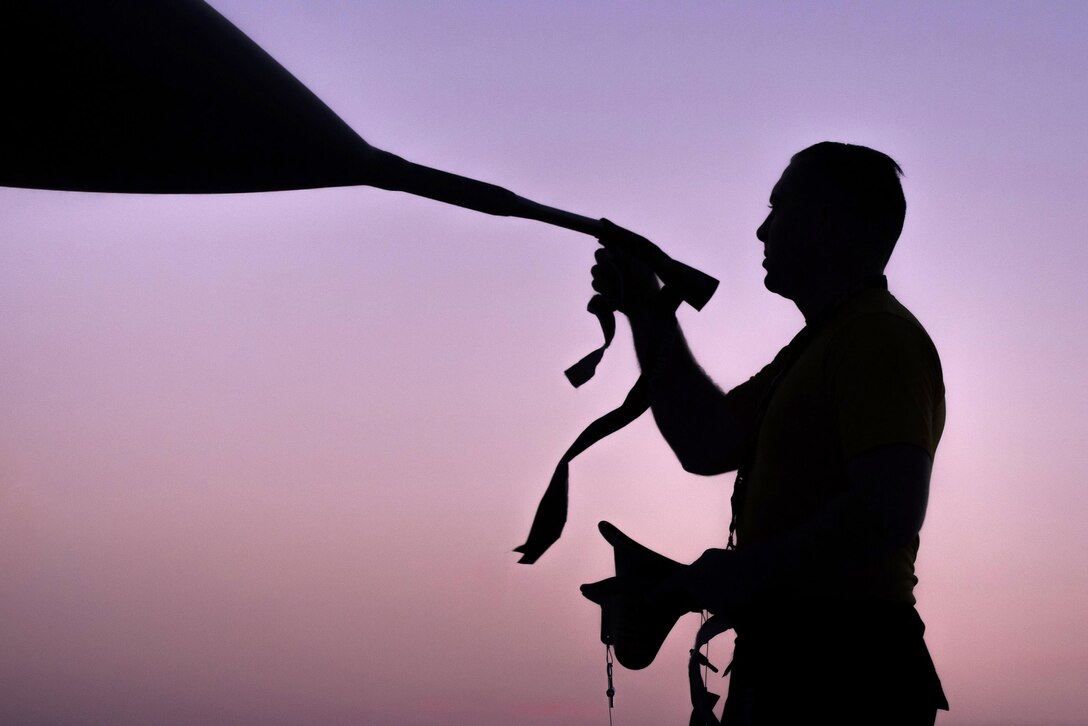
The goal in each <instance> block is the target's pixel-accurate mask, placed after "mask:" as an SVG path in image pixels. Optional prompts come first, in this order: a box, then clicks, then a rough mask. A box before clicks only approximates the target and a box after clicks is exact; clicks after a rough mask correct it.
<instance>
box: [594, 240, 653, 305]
mask: <svg viewBox="0 0 1088 726" xmlns="http://www.w3.org/2000/svg"><path fill="white" fill-rule="evenodd" d="M601 222H602V223H603V224H604V232H603V233H602V234H601V236H600V240H601V244H602V245H603V247H602V248H601V249H599V250H597V253H596V255H595V259H596V260H597V264H595V265H593V267H592V268H591V269H590V272H591V273H592V275H593V289H594V290H596V291H597V293H598V294H600V296H601V297H602V298H603V299H604V301H605V302H606V303H607V304H608V305H609V306H610V307H612V308H613V309H615V310H619V311H620V312H621V313H624V314H626V315H628V316H631V315H639V314H642V313H646V312H650V311H651V310H653V309H654V306H655V304H656V301H657V298H658V292H659V291H660V289H661V285H660V284H659V283H658V281H657V277H656V276H655V275H654V273H653V271H652V270H651V269H650V266H649V265H648V264H646V263H645V262H644V261H643V260H642V259H639V258H638V257H637V256H636V255H637V254H638V252H639V250H643V249H646V248H647V247H652V246H653V245H652V243H651V242H650V241H649V240H647V239H646V238H645V237H640V236H639V235H637V234H635V233H634V232H630V231H628V230H626V229H624V228H623V227H618V226H616V225H614V224H612V223H611V222H609V221H608V220H607V219H602V220H601Z"/></svg>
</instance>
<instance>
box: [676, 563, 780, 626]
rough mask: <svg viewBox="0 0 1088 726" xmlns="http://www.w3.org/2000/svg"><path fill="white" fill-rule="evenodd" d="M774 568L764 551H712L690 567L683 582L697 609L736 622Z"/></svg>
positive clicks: (683, 577)
mask: <svg viewBox="0 0 1088 726" xmlns="http://www.w3.org/2000/svg"><path fill="white" fill-rule="evenodd" d="M771 567H772V559H771V558H770V553H769V552H768V551H764V550H763V549H758V550H739V551H738V550H721V549H710V550H707V551H706V552H704V553H703V554H702V555H700V557H699V558H698V559H697V560H695V561H694V562H692V563H691V564H690V565H688V567H687V569H686V570H684V572H683V573H682V575H681V582H682V586H683V587H684V588H685V589H686V591H687V601H688V602H689V603H691V604H692V605H693V606H694V608H695V609H699V610H709V611H710V612H711V613H713V614H714V615H720V616H724V617H725V618H726V619H727V620H734V619H735V618H736V617H737V616H738V615H740V614H741V613H743V612H744V610H745V609H746V608H747V607H748V606H749V604H750V603H751V602H752V599H753V597H754V596H755V595H756V593H757V592H758V591H759V589H760V587H761V586H762V584H763V583H764V581H765V580H766V579H767V576H768V575H769V574H770V570H771Z"/></svg>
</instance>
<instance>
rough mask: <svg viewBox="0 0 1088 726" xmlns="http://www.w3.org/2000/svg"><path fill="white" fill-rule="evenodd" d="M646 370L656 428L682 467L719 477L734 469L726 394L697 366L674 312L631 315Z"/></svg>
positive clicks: (734, 438) (734, 442) (735, 444)
mask: <svg viewBox="0 0 1088 726" xmlns="http://www.w3.org/2000/svg"><path fill="white" fill-rule="evenodd" d="M629 320H630V323H631V332H632V336H633V338H634V343H635V353H636V355H637V356H638V361H639V365H640V366H641V367H642V369H643V370H656V374H655V376H654V379H653V384H652V388H651V402H650V404H651V408H652V411H653V415H654V420H655V421H656V422H657V427H658V429H659V430H660V431H661V435H662V436H663V437H664V438H665V440H666V441H667V442H668V444H669V446H670V447H672V450H673V451H674V452H675V453H676V456H677V458H678V459H679V460H680V463H681V465H683V467H684V469H686V470H687V471H690V472H692V473H696V474H718V473H721V472H724V471H729V470H730V469H732V468H735V464H734V463H733V462H734V461H735V459H736V458H737V457H736V451H735V450H736V449H739V446H740V443H741V442H740V441H739V438H740V437H739V433H738V432H737V431H736V429H737V426H736V423H735V421H734V420H733V419H732V417H731V416H730V415H729V411H728V410H727V408H726V406H725V394H724V393H722V391H721V389H720V388H718V386H716V385H715V384H714V382H713V381H712V380H711V379H710V376H708V375H707V374H706V372H704V371H703V369H702V368H701V367H700V366H699V364H698V363H696V361H695V358H694V356H692V354H691V349H690V348H689V347H688V344H687V341H686V340H684V335H683V333H682V331H681V330H680V326H679V324H678V323H677V321H676V317H675V315H673V313H672V312H669V311H666V310H662V309H653V310H649V311H646V312H641V313H638V314H634V315H631V316H629Z"/></svg>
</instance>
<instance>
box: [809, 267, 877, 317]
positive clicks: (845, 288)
mask: <svg viewBox="0 0 1088 726" xmlns="http://www.w3.org/2000/svg"><path fill="white" fill-rule="evenodd" d="M882 280H883V277H882V275H881V273H879V272H872V271H864V272H860V271H859V272H855V273H852V274H843V275H838V276H834V277H831V276H827V277H822V278H820V282H819V283H818V284H815V285H813V286H811V287H810V288H808V289H807V290H804V291H803V292H800V293H798V294H797V295H796V296H794V298H793V303H794V304H795V305H796V306H797V309H798V310H800V311H801V315H803V316H804V317H805V322H806V323H809V324H811V323H812V322H814V321H817V320H821V319H823V318H824V317H825V316H827V315H828V314H830V312H831V311H832V310H833V309H834V308H835V307H836V306H837V305H838V304H840V303H841V302H842V301H843V300H844V299H845V298H848V297H850V296H851V295H852V294H853V293H855V292H857V291H860V290H862V289H865V288H868V287H872V286H876V285H878V284H880V283H881V281H882Z"/></svg>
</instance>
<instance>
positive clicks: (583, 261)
mask: <svg viewBox="0 0 1088 726" xmlns="http://www.w3.org/2000/svg"><path fill="white" fill-rule="evenodd" d="M213 4H214V5H215V6H216V7H217V8H219V9H220V10H221V11H222V12H223V13H224V14H226V15H227V16H228V17H229V18H230V19H231V20H232V21H234V22H235V23H237V24H238V25H239V27H241V28H242V29H243V30H244V31H246V32H247V33H249V34H250V35H251V37H253V38H254V39H255V40H256V41H257V42H258V43H260V44H261V45H262V46H263V47H265V48H266V49H267V50H268V51H269V52H270V53H271V54H272V55H273V56H274V57H276V58H277V59H279V60H280V61H281V63H283V64H284V65H285V66H286V67H287V68H288V69H289V70H291V71H292V72H294V73H295V74H296V75H297V76H298V77H299V78H300V79H301V80H302V81H303V82H304V83H306V84H307V85H308V86H310V87H311V88H312V89H313V90H314V91H315V92H316V93H317V94H318V95H319V96H320V97H321V98H323V99H324V100H326V102H327V103H328V104H329V105H330V106H331V107H332V108H333V109H334V110H336V111H337V112H338V113H339V114H341V116H342V117H343V118H344V119H345V120H346V121H348V123H350V124H351V125H352V126H353V127H354V128H356V129H357V130H358V131H359V132H360V133H361V134H362V135H363V136H364V137H365V138H366V139H367V140H368V141H370V142H371V143H373V144H374V145H376V146H378V147H380V148H383V149H387V150H389V151H393V152H394V153H397V154H400V155H402V156H404V157H406V158H408V159H411V160H413V161H418V162H420V163H425V164H429V165H432V166H436V167H439V168H444V169H448V170H451V171H455V172H458V173H461V174H466V175H469V176H476V177H478V178H481V179H484V180H486V181H490V182H493V183H498V184H502V185H504V186H508V187H509V188H511V189H513V190H515V191H517V192H518V193H520V194H523V195H525V196H528V197H530V198H534V199H536V200H538V201H541V202H544V203H547V204H554V205H556V206H559V207H562V208H566V209H570V210H572V211H575V212H579V213H583V214H587V215H590V216H608V217H609V218H611V219H613V220H614V221H616V222H618V223H620V224H623V225H625V226H628V227H630V228H633V229H635V230H638V231H640V232H642V233H643V234H646V235H647V236H649V237H651V238H652V239H654V240H655V241H657V242H658V243H659V244H661V245H662V246H663V247H664V248H665V249H666V250H668V251H669V252H670V253H671V254H673V256H675V257H677V258H678V259H681V260H684V261H686V262H689V263H691V264H694V265H696V266H698V267H701V268H703V269H705V270H707V271H708V272H710V273H712V274H715V275H717V276H719V277H720V278H721V280H722V286H721V290H720V292H719V293H718V295H717V296H716V298H715V299H714V300H713V301H712V302H711V304H710V305H709V306H708V307H707V308H706V310H705V311H704V312H702V313H699V314H695V313H693V312H692V311H690V310H685V311H684V313H683V317H682V320H683V322H684V323H685V326H686V330H687V331H688V335H689V338H690V340H691V342H692V346H693V348H694V349H695V351H696V353H697V354H698V355H699V357H700V359H701V361H702V362H703V363H704V365H705V367H706V368H707V369H708V371H709V372H711V374H712V375H713V376H714V377H715V378H716V380H718V381H719V382H720V383H721V385H723V386H726V387H728V386H731V385H734V384H735V383H737V382H739V381H741V380H743V379H744V378H746V377H747V376H748V375H750V374H751V373H752V372H754V371H755V370H756V369H757V368H758V367H760V366H761V365H763V364H764V363H765V362H766V361H767V360H769V358H770V357H771V356H772V355H773V354H774V352H775V351H776V350H777V349H778V348H779V347H780V346H781V345H783V344H784V343H785V342H786V341H787V340H788V339H789V338H790V336H791V335H792V334H793V333H794V332H795V331H796V330H797V328H798V327H799V326H800V323H801V319H800V316H799V314H798V313H797V312H796V310H795V309H793V308H792V306H791V305H790V304H789V303H788V302H786V301H784V300H782V299H780V298H777V297H774V296H773V295H771V294H769V293H767V292H766V291H765V290H764V289H763V287H762V270H761V268H760V264H759V263H760V258H761V245H760V244H759V243H758V242H757V240H756V239H755V235H754V231H755V229H756V227H757V226H758V224H759V223H760V221H761V220H762V217H763V215H764V214H765V211H766V210H765V205H766V197H767V195H768V193H769V191H770V188H771V186H772V185H773V183H774V182H775V180H776V179H777V176H778V174H779V172H780V171H781V169H782V167H783V166H784V164H785V163H786V162H787V161H788V159H789V156H790V155H791V154H792V153H793V152H795V151H797V150H799V149H800V148H802V147H804V146H807V145H808V144H810V143H813V142H816V141H820V140H824V139H832V140H841V141H850V142H855V143H861V144H867V145H871V146H874V147H876V148H878V149H881V150H883V151H886V152H888V153H890V154H891V155H892V156H894V157H895V158H896V159H897V160H898V161H899V162H900V164H901V165H902V166H903V168H904V170H905V171H906V179H905V188H906V193H907V199H908V204H909V209H908V214H907V223H906V228H905V231H904V235H903V238H902V240H901V243H900V244H901V246H900V249H899V250H898V251H897V253H896V256H895V257H894V258H893V262H892V265H891V267H890V269H889V277H890V279H891V286H892V290H893V292H895V293H896V294H897V295H898V297H899V298H900V299H901V300H902V301H903V302H904V303H906V304H907V305H908V306H909V307H910V308H911V309H912V310H913V311H914V312H915V313H916V315H917V316H918V317H919V318H920V319H921V320H922V321H923V322H924V323H925V324H926V326H927V328H928V329H929V331H930V333H931V335H932V337H933V338H934V340H935V341H936V343H937V345H938V348H939V350H940V352H941V356H942V360H943V363H944V368H945V376H946V384H947V389H948V411H949V416H948V426H947V429H946V433H945V437H944V440H943V441H942V444H941V448H940V451H939V452H938V456H937V462H936V468H935V473H934V479H933V487H932V495H931V501H930V511H929V517H928V519H927V522H926V525H925V527H924V529H923V532H922V550H921V555H920V562H919V575H920V578H921V584H920V586H919V588H918V596H919V610H920V612H921V613H922V616H923V618H924V619H925V620H926V622H927V624H928V631H927V640H928V642H929V644H930V648H931V650H932V652H933V654H934V658H935V660H936V663H937V667H938V671H939V673H940V675H941V677H942V679H943V680H944V683H945V687H946V690H947V692H948V695H949V699H950V701H951V703H952V711H951V712H950V713H948V714H942V716H941V717H940V718H939V719H938V723H939V724H944V725H947V726H991V725H993V726H997V725H1009V726H1011V725H1013V724H1055V725H1056V724H1063V725H1067V726H1068V725H1072V724H1083V723H1088V720H1086V719H1085V717H1084V715H1083V714H1084V713H1086V712H1088V695H1086V694H1085V690H1084V684H1085V683H1086V682H1088V619H1086V617H1085V615H1084V612H1086V611H1088V608H1086V605H1088V554H1086V553H1088V527H1085V519H1086V517H1088V487H1086V486H1085V471H1088V453H1086V447H1085V446H1084V445H1083V444H1082V441H1081V439H1082V438H1083V436H1084V434H1085V431H1086V426H1085V423H1086V421H1085V413H1084V412H1085V410H1088V384H1086V383H1085V380H1086V379H1085V373H1084V371H1085V366H1086V363H1088V353H1086V351H1088V347H1086V346H1088V344H1086V343H1085V342H1084V341H1082V340H1080V337H1082V336H1084V335H1085V333H1086V332H1088V301H1086V299H1085V293H1084V290H1085V283H1084V280H1085V277H1086V275H1088V246H1086V244H1085V243H1086V241H1088V240H1086V235H1085V231H1084V230H1085V229H1086V227H1088V224H1086V222H1088V219H1086V216H1088V215H1086V211H1085V210H1086V209H1088V203H1086V202H1088V200H1086V199H1085V192H1084V190H1085V189H1086V188H1088V172H1086V170H1088V131H1086V129H1088V113H1086V112H1088V94H1086V93H1085V89H1086V88H1088V83H1086V81H1088V53H1086V51H1085V49H1084V42H1083V41H1084V35H1085V29H1086V28H1088V9H1086V8H1088V6H1085V5H1084V4H1082V3H1076V2H1069V3H1056V2H1051V3H1045V2H1043V3H1032V4H1028V3H998V2H980V3H912V4H910V5H903V4H891V3H872V4H860V3H832V2H827V3H820V4H799V3H716V2H691V3H682V4H681V3H677V4H666V3H660V4H653V5H651V4H650V3H641V4H640V3H626V4H617V3H598V2H563V3H542V2H541V3H499V2H460V3H448V4H443V3H424V2H396V3H394V2H368V3H349V2H332V1H331V0H320V1H319V0H305V1H303V0H293V1H288V0H261V1H260V2H256V1H255V0H213ZM0 218H2V219H3V220H4V223H3V237H2V240H0V407H2V410H3V411H4V415H3V417H2V423H0V722H3V723H13V724H28V725H34V726H37V725H38V724H56V723H64V724H118V725H125V726H128V725H129V724H133V725H135V724H147V723H156V724H164V725H172V724H179V725H180V724H196V723H202V724H203V723H232V724H243V725H249V724H298V723H322V724H330V725H333V726H337V725H339V724H380V725H383V726H384V725H389V726H414V725H415V724H434V723H442V724H456V725H460V724H466V725H468V724H481V725H484V726H489V725H491V724H496V725H497V724H509V723H519V724H527V725H530V726H532V725H535V724H552V723H557V722H560V721H562V722H568V723H605V722H606V720H607V712H606V707H605V703H606V702H605V698H604V689H605V683H604V662H603V661H604V659H603V646H601V645H600V643H599V642H598V640H597V635H598V610H597V608H596V607H595V606H593V605H591V604H590V603H588V602H586V601H584V600H583V599H582V598H581V596H580V595H579V593H578V589H577V588H578V585H579V584H580V583H582V582H587V581H591V580H596V579H600V578H602V577H604V576H606V575H608V574H610V572H611V563H610V557H611V553H610V551H609V549H608V548H607V547H606V546H605V544H604V543H603V541H601V540H600V538H599V535H598V534H597V532H596V527H595V524H596V522H597V521H598V520H600V519H608V520H610V521H612V522H614V523H616V524H617V525H618V526H620V527H621V528H623V529H624V530H625V531H627V532H628V533H629V534H631V535H632V536H634V537H636V538H637V539H639V540H641V541H643V542H645V543H646V544H647V545H649V546H651V547H654V548H655V549H658V550H660V551H662V552H663V553H665V554H667V555H669V556H671V557H674V558H676V559H680V560H691V559H693V558H694V557H696V556H697V555H698V554H699V553H700V552H701V551H702V550H703V549H705V548H707V547H713V546H720V545H721V544H722V542H723V541H724V533H725V527H726V524H727V522H728V496H729V491H730V487H731V484H732V477H731V476H724V477H715V478H710V479H705V478H699V477H694V476H692V475H689V474H685V473H684V472H683V471H682V470H681V469H680V467H679V465H678V464H677V463H676V462H675V461H674V460H673V459H672V458H671V455H670V454H669V452H668V450H667V448H666V447H665V445H664V444H663V443H662V442H661V440H660V438H659V437H658V436H657V435H656V430H655V429H654V427H653V424H652V422H651V421H650V420H649V419H648V418H647V419H646V420H640V421H639V422H637V423H636V424H634V425H633V426H632V427H631V428H630V429H628V430H625V431H624V432H622V433H620V434H618V435H616V436H614V437H613V438H611V439H609V440H607V441H606V442H604V443H602V444H601V445H600V446H598V447H597V448H595V449H593V450H591V451H590V452H589V453H587V454H586V455H584V456H583V457H581V458H580V459H578V460H577V461H576V462H575V463H574V465H573V466H572V473H571V488H572V491H571V511H570V519H569V523H568V525H567V531H566V534H565V535H564V537H563V538H562V539H561V540H560V542H559V543H558V544H557V545H556V546H555V547H554V548H553V549H552V550H551V551H549V552H548V553H547V554H546V555H545V556H544V557H543V558H542V559H541V561H540V562H539V563H538V564H537V565H534V566H533V567H525V566H521V565H517V564H516V559H517V558H516V556H515V555H513V554H512V553H511V552H510V550H511V549H512V548H513V547H514V546H515V545H517V544H520V543H521V542H522V541H523V539H524V536H525V534H526V533H527V531H528V526H529V523H530V521H531V517H532V513H533V510H534V507H535V505H536V501H537V499H538V497H539V496H540V494H541V493H542V492H543V489H544V486H545V485H546V483H547V479H548V476H549V475H550V472H551V468H552V467H553V466H554V464H555V460H556V458H557V457H558V456H559V455H560V454H561V453H562V451H563V449H564V448H565V447H566V445H567V444H568V443H569V440H570V439H571V438H572V437H573V436H574V435H575V434H577V432H578V431H579V430H580V428H581V427H582V426H583V425H584V424H585V423H587V422H588V421H589V420H590V419H591V418H592V417H594V416H595V415H597V414H599V413H601V412H603V411H604V410H606V409H607V408H609V407H611V406H612V405H614V404H615V403H617V402H618V401H619V400H620V398H621V397H622V396H623V394H624V392H625V390H626V388H627V386H629V384H630V383H631V382H632V381H633V379H634V376H635V374H636V369H635V366H634V362H633V356H632V355H631V353H630V350H629V347H630V346H629V337H628V334H627V331H626V328H625V327H623V326H621V329H620V334H619V336H618V339H617V342H616V345H615V346H614V349H613V351H612V352H611V354H610V355H609V356H607V357H606V358H605V362H604V363H603V364H602V366H601V369H600V372H599V374H598V379H596V380H594V381H593V382H592V383H590V384H588V385H587V386H585V387H584V388H583V389H580V390H578V391H574V390H572V389H570V388H569V386H568V385H567V384H566V381H565V380H564V378H563V376H562V370H563V369H564V368H565V367H566V366H567V365H569V364H570V363H572V362H573V361H574V360H576V359H577V358H578V357H579V356H580V355H582V354H583V353H585V352H587V351H588V350H589V349H591V348H592V347H594V346H595V345H596V344H597V340H598V336H599V332H598V331H597V330H596V328H595V324H594V321H593V320H592V318H591V317H590V316H588V315H586V314H585V313H584V311H583V307H584V304H585V301H586V300H587V299H588V297H589V295H590V293H591V291H590V289H589V273H588V268H589V265H590V264H591V261H592V252H593V249H594V246H593V242H592V240H590V239H589V238H585V237H582V236H580V235H577V234H574V233H571V232H567V231H564V230H561V229H558V228H551V227H547V226H545V225H540V224H536V223H531V222H525V221H520V220H509V219H501V218H493V217H487V216H484V215H479V214H474V213H471V212H467V211H464V210H459V209H455V208H451V207H447V206H444V205H441V204H438V203H435V202H431V201H428V200H423V199H417V198H413V197H409V196H406V195H402V194H394V193H389V192H382V191H378V190H373V189H365V188H358V189H335V190H316V191H305V192H289V193H278V194H262V195H246V196H216V197H203V198H198V197H150V196H110V195H95V194H68V193H57V192H42V191H28V190H18V189H0ZM696 624H697V623H696V622H695V620H694V619H692V620H690V621H684V622H682V623H681V625H680V626H679V627H678V628H677V629H676V631H674V633H673V635H672V636H671V637H670V639H669V640H668V641H667V642H666V645H665V647H664V649H663V651H662V653H661V655H660V656H659V657H658V660H657V661H656V662H655V663H654V664H653V665H652V666H651V667H650V668H648V669H647V670H645V671H640V672H629V671H626V670H622V669H619V670H618V671H617V676H616V682H617V683H616V685H617V689H618V694H617V698H616V710H615V712H614V717H615V722H616V723H617V725H619V724H623V725H624V726H635V725H636V724H637V725H643V724H646V725H648V724H659V723H682V722H683V721H684V720H685V719H686V718H687V708H688V706H687V690H686V683H685V672H684V659H685V655H686V653H687V648H688V647H689V644H690V640H691V638H692V636H693V633H694V627H695V625H696ZM715 651H716V652H717V656H715ZM727 657H728V656H727V639H721V640H720V641H715V643H714V645H713V646H712V653H711V658H712V660H715V661H717V660H722V661H724V660H727ZM717 690H718V691H721V690H722V687H721V685H719V687H718V688H717Z"/></svg>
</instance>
